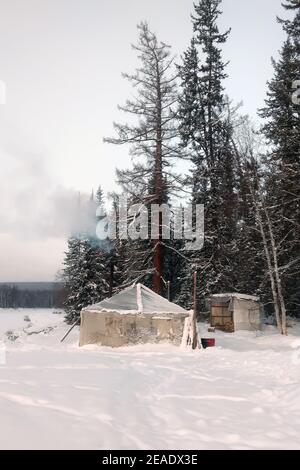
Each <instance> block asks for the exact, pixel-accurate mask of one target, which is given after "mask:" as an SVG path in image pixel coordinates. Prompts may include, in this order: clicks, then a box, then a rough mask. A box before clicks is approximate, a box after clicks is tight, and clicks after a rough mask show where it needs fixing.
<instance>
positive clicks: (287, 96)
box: [260, 0, 300, 314]
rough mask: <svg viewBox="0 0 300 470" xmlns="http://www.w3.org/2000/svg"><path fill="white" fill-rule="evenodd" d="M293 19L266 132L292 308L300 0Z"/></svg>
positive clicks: (297, 266)
mask: <svg viewBox="0 0 300 470" xmlns="http://www.w3.org/2000/svg"><path fill="white" fill-rule="evenodd" d="M283 6H284V7H285V9H287V10H294V11H295V15H294V17H293V18H292V19H289V20H283V19H278V21H279V22H280V24H282V26H283V29H284V30H285V32H286V33H287V39H286V41H285V43H284V44H283V47H282V50H281V52H280V57H279V59H278V60H277V61H275V60H273V61H272V62H273V67H274V77H273V78H272V80H271V81H270V82H268V91H267V99H266V102H265V107H264V108H263V109H262V110H261V111H260V116H261V117H262V118H263V119H264V121H265V122H264V125H263V129H262V130H263V133H264V135H265V137H266V139H267V141H268V143H269V145H270V151H269V152H268V155H267V157H266V164H267V166H268V169H269V172H268V175H267V181H266V190H267V204H268V206H269V213H270V217H271V219H272V224H273V227H274V236H275V239H276V244H277V248H278V253H279V263H280V266H281V273H282V280H283V291H284V297H285V299H286V303H287V308H288V311H289V312H290V313H293V314H296V313H297V311H299V305H300V281H299V279H300V278H299V272H300V223H299V221H300V104H299V100H297V99H295V98H297V96H295V92H296V94H297V91H296V90H295V86H296V84H297V81H299V78H300V3H299V2H298V1H296V0H286V1H285V2H284V4H283Z"/></svg>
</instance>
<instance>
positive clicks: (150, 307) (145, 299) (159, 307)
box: [80, 284, 189, 347]
mask: <svg viewBox="0 0 300 470" xmlns="http://www.w3.org/2000/svg"><path fill="white" fill-rule="evenodd" d="M188 316H189V312H188V311H187V310H184V309H183V308H181V307H180V306H179V305H176V304H174V303H172V302H169V301H168V300H167V299H165V298H163V297H161V296H160V295H158V294H156V293H155V292H153V291H152V290H151V289H148V288H147V287H145V286H144V285H142V284H134V285H133V286H131V287H129V288H127V289H125V290H123V291H122V292H120V293H119V294H116V295H114V296H113V297H111V298H109V299H105V300H103V301H102V302H100V303H98V304H95V305H91V306H90V307H87V308H85V309H83V310H82V312H81V326H80V346H83V345H85V344H93V343H97V344H100V345H103V346H111V347H118V346H124V345H128V344H138V343H149V342H152V343H153V342H155V343H156V342H160V341H169V342H172V343H174V344H180V343H181V339H182V334H183V329H184V321H185V318H186V317H188Z"/></svg>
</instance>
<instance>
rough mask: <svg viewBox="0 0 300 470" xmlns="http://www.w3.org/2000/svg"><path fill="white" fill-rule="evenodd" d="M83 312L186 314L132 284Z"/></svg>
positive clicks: (143, 287)
mask: <svg viewBox="0 0 300 470" xmlns="http://www.w3.org/2000/svg"><path fill="white" fill-rule="evenodd" d="M84 310H89V311H96V312H118V313H121V314H130V313H141V314H143V313H144V314H153V313H158V314H159V313H160V314H166V313H168V314H170V313H171V314H175V315H176V314H178V315H182V314H187V313H189V312H188V311H187V310H184V309H183V308H182V307H180V306H179V305H176V304H174V303H172V302H169V301H168V300H167V299H165V298H164V297H161V296H160V295H158V294H156V293H155V292H153V291H152V290H151V289H148V287H146V286H144V285H143V284H133V285H132V286H130V287H128V288H127V289H124V290H123V291H122V292H119V293H118V294H116V295H114V296H113V297H111V298H108V299H105V300H103V301H102V302H99V303H97V304H94V305H91V306H89V307H87V308H85V309H84Z"/></svg>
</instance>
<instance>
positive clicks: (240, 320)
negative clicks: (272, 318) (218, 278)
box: [210, 293, 262, 333]
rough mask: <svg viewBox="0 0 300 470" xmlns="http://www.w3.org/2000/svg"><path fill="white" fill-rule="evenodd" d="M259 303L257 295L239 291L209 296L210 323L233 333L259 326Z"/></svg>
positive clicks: (255, 328)
mask: <svg viewBox="0 0 300 470" xmlns="http://www.w3.org/2000/svg"><path fill="white" fill-rule="evenodd" d="M261 310H262V309H261V304H260V301H259V298H258V297H255V296H253V295H246V294H239V293H229V294H227V293H225V294H214V295H212V296H211V298H210V324H211V326H212V327H215V328H216V329H218V330H222V331H227V332H229V333H233V332H234V331H238V330H250V331H251V330H252V331H255V330H259V329H260V328H261V313H262V312H261Z"/></svg>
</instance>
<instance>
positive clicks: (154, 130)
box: [105, 23, 178, 294]
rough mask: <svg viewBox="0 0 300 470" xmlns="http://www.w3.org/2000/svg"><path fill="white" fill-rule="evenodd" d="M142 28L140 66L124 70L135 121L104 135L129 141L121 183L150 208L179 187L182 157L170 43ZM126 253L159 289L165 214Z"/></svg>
mask: <svg viewBox="0 0 300 470" xmlns="http://www.w3.org/2000/svg"><path fill="white" fill-rule="evenodd" d="M138 30H139V42H138V45H137V46H133V49H134V50H135V51H136V52H137V54H138V58H139V60H140V66H139V67H138V68H137V69H136V72H135V73H134V74H132V75H128V74H124V77H125V78H126V79H128V80H129V81H130V82H131V83H132V85H133V87H134V89H135V91H136V97H135V98H134V99H133V100H128V101H127V102H126V104H125V106H122V107H120V110H122V111H124V112H125V113H126V114H129V115H130V116H131V117H132V118H133V119H134V118H136V120H137V122H136V123H135V124H115V125H114V127H115V130H116V133H117V137H116V138H110V139H105V140H106V141H107V142H109V143H113V144H117V145H124V144H128V145H129V146H130V153H131V155H132V157H133V166H132V168H131V169H130V170H119V171H117V178H118V182H119V183H120V185H121V187H122V190H123V191H124V192H125V193H127V194H128V195H130V198H131V200H130V201H129V203H133V204H141V205H142V204H143V205H146V206H147V207H149V205H150V204H158V205H161V204H162V203H166V202H167V201H168V198H169V196H170V194H171V193H172V192H174V191H176V187H177V180H178V178H177V177H176V175H174V174H173V172H172V162H173V159H174V158H175V157H177V156H178V149H177V146H176V145H175V139H176V136H177V132H176V119H175V104H176V101H177V94H176V73H175V72H174V71H173V58H172V57H171V56H170V47H169V46H167V45H166V44H165V43H162V42H159V41H158V39H157V37H156V36H155V34H154V33H152V32H151V31H150V29H149V27H148V25H147V23H141V24H140V25H139V26H138ZM131 222H133V221H131ZM149 235H150V234H149ZM128 254H129V257H128V260H127V261H128V264H127V266H126V269H127V271H128V272H129V273H130V276H131V277H133V279H137V278H139V277H141V276H143V277H144V278H145V276H146V275H147V274H151V273H152V274H151V275H152V282H151V284H152V287H153V288H154V290H155V291H156V292H158V293H160V294H161V293H162V292H163V277H164V272H165V264H166V261H165V249H164V244H163V242H162V218H161V216H160V219H159V229H158V237H157V239H156V240H153V241H152V242H150V241H141V240H138V241H136V242H134V243H132V245H131V254H130V253H129V252H128Z"/></svg>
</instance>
